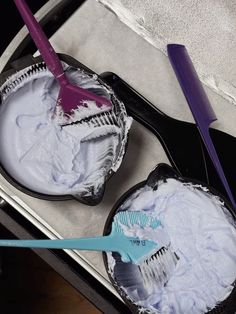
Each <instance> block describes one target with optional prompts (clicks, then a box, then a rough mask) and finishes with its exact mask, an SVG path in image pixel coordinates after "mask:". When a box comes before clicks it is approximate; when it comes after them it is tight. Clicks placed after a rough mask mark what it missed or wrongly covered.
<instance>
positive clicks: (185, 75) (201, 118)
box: [167, 44, 236, 209]
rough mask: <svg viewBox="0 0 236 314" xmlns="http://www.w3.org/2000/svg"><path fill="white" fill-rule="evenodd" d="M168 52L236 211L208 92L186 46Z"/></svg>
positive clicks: (168, 47)
mask: <svg viewBox="0 0 236 314" xmlns="http://www.w3.org/2000/svg"><path fill="white" fill-rule="evenodd" d="M167 51H168V56H169V59H170V62H171V65H172V67H173V69H174V71H175V74H176V76H177V78H178V81H179V83H180V86H181V88H182V90H183V93H184V95H185V98H186V100H187V102H188V105H189V108H190V110H191V112H192V115H193V117H194V119H195V122H196V124H197V127H198V130H199V132H200V134H201V137H202V139H203V142H204V144H205V146H206V148H207V151H208V153H209V155H210V157H211V160H212V162H213V164H214V167H215V169H216V171H217V173H218V175H219V177H220V179H221V182H222V183H223V186H224V188H225V190H226V192H227V195H228V197H229V199H230V201H231V203H232V205H233V206H234V208H235V209H236V203H235V200H234V197H233V194H232V192H231V189H230V187H229V184H228V181H227V179H226V177H225V174H224V171H223V169H222V166H221V163H220V161H219V158H218V155H217V152H216V150H215V147H214V144H213V142H212V139H211V137H210V133H209V127H210V124H211V123H212V122H214V121H216V120H217V118H216V115H215V113H214V111H213V109H212V107H211V104H210V102H209V99H208V97H207V95H206V92H205V90H204V88H203V86H202V84H201V82H200V80H199V78H198V75H197V72H196V70H195V68H194V66H193V63H192V61H191V59H190V57H189V55H188V52H187V49H186V48H185V46H183V45H178V44H170V45H167Z"/></svg>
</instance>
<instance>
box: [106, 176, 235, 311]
mask: <svg viewBox="0 0 236 314" xmlns="http://www.w3.org/2000/svg"><path fill="white" fill-rule="evenodd" d="M205 190H206V189H202V188H201V189H200V187H199V188H198V187H197V186H193V185H191V184H186V183H182V182H180V181H177V180H175V179H168V180H167V182H163V181H161V182H160V184H159V186H158V189H157V190H156V191H154V190H152V188H151V187H148V186H145V187H144V188H142V189H140V190H138V191H137V192H136V193H134V194H133V195H132V196H131V197H130V198H129V199H128V200H127V201H126V202H125V204H124V205H123V206H122V208H121V209H125V210H130V211H142V210H144V211H145V212H146V213H148V214H151V215H154V216H156V217H158V219H159V220H160V221H161V223H162V225H163V227H164V230H165V231H166V232H167V234H168V236H169V238H170V241H171V248H172V250H173V251H174V252H175V253H176V254H177V255H178V257H179V260H178V262H177V265H176V268H175V271H174V273H173V275H172V276H171V278H170V280H169V281H168V283H167V284H166V286H164V287H162V288H161V289H160V290H158V292H157V291H155V292H153V293H152V294H151V295H150V294H148V293H146V294H145V292H144V291H143V288H142V287H140V285H138V284H134V285H133V284H130V283H129V285H127V286H123V287H122V290H123V291H125V293H126V294H127V297H128V298H130V299H131V300H132V301H133V302H134V303H136V304H137V305H139V306H141V307H143V308H148V309H150V313H162V314H185V313H186V314H189V313H191V314H194V313H196V314H199V313H206V312H207V311H209V310H210V309H212V308H214V307H215V306H216V304H217V303H219V302H220V301H222V300H224V299H225V298H226V297H227V296H228V295H229V294H230V292H231V291H232V289H233V283H234V281H235V279H236V225H235V222H234V221H233V219H232V217H231V215H230V214H229V213H228V212H227V210H226V209H225V208H224V204H223V203H222V201H220V199H219V198H218V197H216V196H213V195H212V194H210V193H207V192H206V191H205ZM147 231H148V230H146V231H145V233H146V234H147ZM124 232H125V230H124ZM131 234H132V229H131V230H129V232H128V235H129V236H130V235H131ZM135 234H137V230H135V229H134V230H133V235H135ZM151 237H152V238H153V234H151ZM157 237H158V235H157ZM157 240H158V239H157ZM112 259H113V258H112V256H111V255H109V257H108V262H109V267H110V271H111V274H112V276H114V279H115V277H116V273H115V272H116V270H115V263H114V260H112ZM118 285H119V283H118Z"/></svg>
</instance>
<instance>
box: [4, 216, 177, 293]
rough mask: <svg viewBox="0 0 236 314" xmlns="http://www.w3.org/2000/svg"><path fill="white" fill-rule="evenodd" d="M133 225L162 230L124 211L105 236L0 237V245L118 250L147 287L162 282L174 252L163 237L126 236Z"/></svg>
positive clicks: (150, 220) (172, 264)
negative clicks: (22, 238)
mask: <svg viewBox="0 0 236 314" xmlns="http://www.w3.org/2000/svg"><path fill="white" fill-rule="evenodd" d="M132 228H138V229H145V228H151V229H153V230H159V231H158V232H160V230H161V232H162V229H163V227H162V225H161V223H160V221H159V220H158V219H156V218H154V217H152V216H149V215H146V214H145V213H143V212H129V211H123V212H119V213H117V214H116V215H115V216H114V218H113V222H112V230H111V233H110V235H108V236H103V237H95V238H75V239H61V240H0V246H5V247H9V246H10V247H27V248H47V249H79V250H94V251H106V252H117V253H119V254H120V256H121V260H122V261H123V262H125V263H129V262H131V263H134V264H137V265H138V266H139V268H140V272H141V275H142V277H143V281H144V285H145V286H147V287H149V288H150V287H157V286H158V287H159V286H161V285H164V284H165V283H166V282H167V281H168V279H169V278H170V276H171V274H172V272H173V270H174V268H175V265H176V262H177V257H176V255H175V253H173V252H171V250H170V249H169V243H164V242H165V241H163V240H160V242H159V243H158V241H157V242H154V241H150V240H148V239H140V238H138V237H129V236H126V235H125V234H124V230H125V229H126V230H132ZM163 232H164V231H163ZM162 238H165V237H162ZM162 242H163V243H162Z"/></svg>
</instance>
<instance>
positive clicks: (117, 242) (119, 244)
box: [0, 234, 157, 263]
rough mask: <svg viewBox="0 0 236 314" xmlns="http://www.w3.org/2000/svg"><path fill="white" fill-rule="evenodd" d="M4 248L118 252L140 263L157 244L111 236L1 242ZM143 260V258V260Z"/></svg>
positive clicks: (123, 256) (126, 258) (124, 258)
mask: <svg viewBox="0 0 236 314" xmlns="http://www.w3.org/2000/svg"><path fill="white" fill-rule="evenodd" d="M0 246H2V247H21V248H22V247H24V248H45V249H73V250H76V249H78V250H89V251H105V252H118V253H119V254H120V255H121V259H122V261H123V262H134V263H138V262H139V261H140V257H144V258H145V256H147V255H148V254H149V253H150V252H151V251H153V250H154V249H156V248H157V244H156V243H155V242H152V241H148V240H139V239H137V238H132V237H126V236H124V235H120V234H119V235H112V234H111V235H109V236H104V237H95V238H75V239H62V240H0ZM141 259H142V258H141Z"/></svg>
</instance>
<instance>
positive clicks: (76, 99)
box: [14, 0, 112, 114]
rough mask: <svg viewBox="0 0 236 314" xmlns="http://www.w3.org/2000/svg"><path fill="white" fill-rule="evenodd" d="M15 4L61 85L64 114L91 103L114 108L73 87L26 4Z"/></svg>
mask: <svg viewBox="0 0 236 314" xmlns="http://www.w3.org/2000/svg"><path fill="white" fill-rule="evenodd" d="M14 2H15V4H16V6H17V8H18V11H19V12H20V14H21V16H22V18H23V20H24V22H25V24H26V26H27V28H28V30H29V33H30V35H31V37H32V39H33V40H34V42H35V44H36V46H37V48H38V50H39V51H40V54H41V56H42V58H43V60H44V62H45V63H46V65H47V67H48V69H49V70H50V71H51V72H52V74H53V75H54V77H55V78H56V79H57V81H58V83H59V85H60V90H59V95H58V98H57V104H58V105H60V106H61V107H62V109H63V111H64V113H67V114H70V113H71V111H72V110H73V109H77V107H78V106H87V105H88V103H89V102H90V101H92V102H93V103H94V102H96V105H97V107H99V108H101V107H103V109H104V106H107V107H108V108H107V109H108V110H109V109H110V108H111V107H112V103H111V101H110V100H108V99H106V98H104V97H101V96H98V95H96V94H94V93H91V92H89V91H87V90H85V89H83V88H81V87H79V86H76V85H72V84H71V83H70V82H69V80H68V78H67V77H66V74H65V73H64V70H63V67H62V64H61V62H60V60H59V58H58V56H57V54H56V52H55V51H54V49H53V47H52V46H51V44H50V42H49V40H48V39H47V37H46V35H45V34H44V32H43V30H42V28H41V26H40V25H39V23H38V22H37V21H36V19H35V18H34V15H33V14H32V12H31V11H30V9H29V7H28V6H27V4H26V2H25V1H24V0H14Z"/></svg>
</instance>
